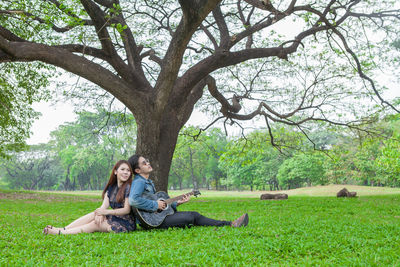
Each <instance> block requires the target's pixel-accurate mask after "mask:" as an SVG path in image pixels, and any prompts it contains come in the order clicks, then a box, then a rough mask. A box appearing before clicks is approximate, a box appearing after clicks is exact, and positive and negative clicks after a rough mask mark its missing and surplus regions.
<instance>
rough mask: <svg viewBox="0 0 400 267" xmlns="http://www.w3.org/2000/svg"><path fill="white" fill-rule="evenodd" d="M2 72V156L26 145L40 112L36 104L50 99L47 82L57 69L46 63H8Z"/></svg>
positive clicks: (0, 141)
mask: <svg viewBox="0 0 400 267" xmlns="http://www.w3.org/2000/svg"><path fill="white" fill-rule="evenodd" d="M50 69H54V68H50ZM0 73H1V74H2V75H1V77H0V157H6V156H7V155H9V153H10V152H12V151H21V150H22V149H23V148H24V147H25V145H26V144H25V140H26V139H27V138H28V137H29V136H30V127H31V125H32V123H33V120H34V119H36V118H37V117H38V115H39V113H38V112H35V111H34V110H33V108H32V104H33V103H34V102H39V101H41V100H47V99H48V90H47V88H46V86H48V85H49V81H48V78H49V76H50V74H51V73H53V72H52V71H51V70H49V67H48V66H46V65H44V64H43V63H27V64H22V63H5V64H1V65H0Z"/></svg>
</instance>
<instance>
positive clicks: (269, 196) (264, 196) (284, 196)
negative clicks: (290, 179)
mask: <svg viewBox="0 0 400 267" xmlns="http://www.w3.org/2000/svg"><path fill="white" fill-rule="evenodd" d="M260 199H261V200H264V199H288V195H287V194H268V193H267V194H262V195H261V196H260Z"/></svg>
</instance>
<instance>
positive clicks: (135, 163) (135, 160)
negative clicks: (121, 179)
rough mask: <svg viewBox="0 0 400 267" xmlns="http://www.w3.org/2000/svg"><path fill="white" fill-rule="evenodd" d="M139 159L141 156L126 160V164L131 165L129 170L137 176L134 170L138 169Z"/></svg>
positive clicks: (137, 155)
mask: <svg viewBox="0 0 400 267" xmlns="http://www.w3.org/2000/svg"><path fill="white" fill-rule="evenodd" d="M140 157H141V155H139V154H135V155H133V156H131V157H130V158H129V159H128V162H129V164H130V165H131V168H132V171H133V173H134V174H137V173H136V171H135V170H136V169H139V158H140Z"/></svg>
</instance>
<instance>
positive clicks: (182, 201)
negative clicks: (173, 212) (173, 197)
mask: <svg viewBox="0 0 400 267" xmlns="http://www.w3.org/2000/svg"><path fill="white" fill-rule="evenodd" d="M189 200H190V196H188V195H184V196H183V198H182V199H180V200H178V201H177V202H176V203H177V204H178V205H180V204H183V203H186V202H188V201H189Z"/></svg>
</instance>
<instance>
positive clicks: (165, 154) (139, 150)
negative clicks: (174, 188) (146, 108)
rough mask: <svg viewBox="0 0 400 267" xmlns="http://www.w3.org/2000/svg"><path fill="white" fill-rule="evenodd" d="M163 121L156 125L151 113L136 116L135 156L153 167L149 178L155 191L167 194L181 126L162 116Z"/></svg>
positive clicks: (175, 121) (172, 119)
mask: <svg viewBox="0 0 400 267" xmlns="http://www.w3.org/2000/svg"><path fill="white" fill-rule="evenodd" d="M143 113H147V112H143ZM142 115H144V114H142ZM166 117H167V118H166ZM163 119H164V120H163V121H162V122H161V123H157V121H156V120H153V119H152V118H151V113H147V114H146V115H144V116H140V117H139V116H138V118H137V119H136V122H137V146H136V154H139V155H141V156H143V157H145V158H147V159H149V161H150V164H151V166H152V167H153V172H152V174H151V176H150V178H151V179H152V180H153V181H154V184H155V187H156V190H157V191H165V192H167V191H168V175H169V171H170V168H171V162H172V156H173V155H174V150H175V145H176V142H177V140H178V134H179V131H180V129H181V125H180V124H179V123H178V122H177V120H175V119H174V118H173V117H169V118H168V116H163Z"/></svg>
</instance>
